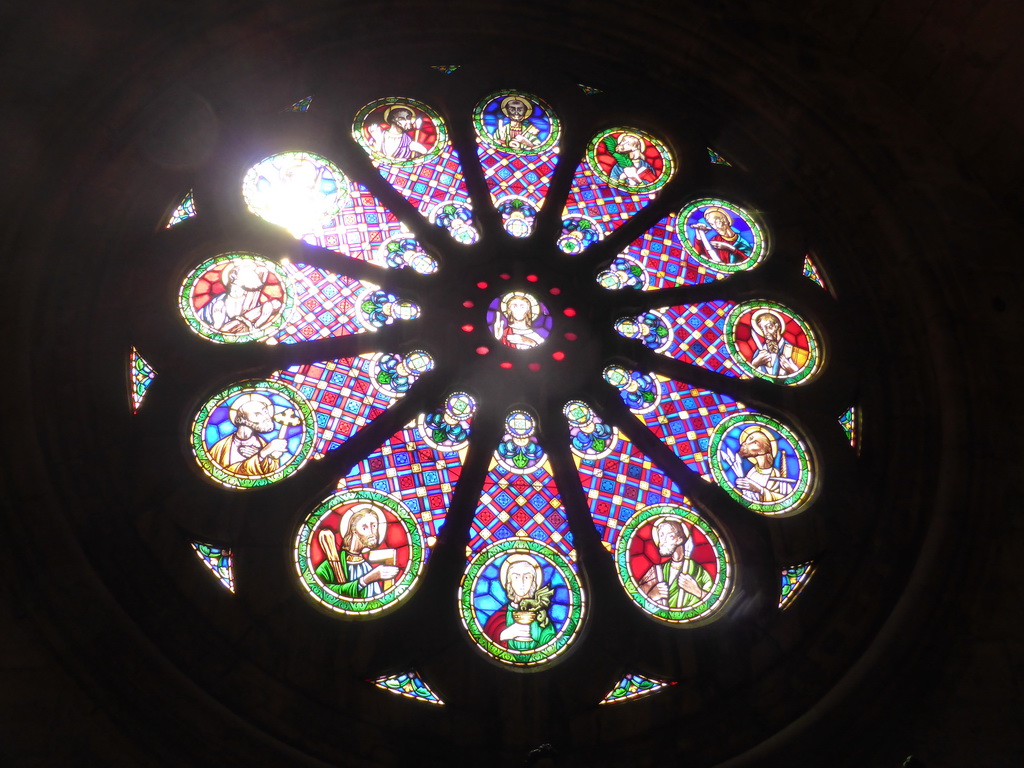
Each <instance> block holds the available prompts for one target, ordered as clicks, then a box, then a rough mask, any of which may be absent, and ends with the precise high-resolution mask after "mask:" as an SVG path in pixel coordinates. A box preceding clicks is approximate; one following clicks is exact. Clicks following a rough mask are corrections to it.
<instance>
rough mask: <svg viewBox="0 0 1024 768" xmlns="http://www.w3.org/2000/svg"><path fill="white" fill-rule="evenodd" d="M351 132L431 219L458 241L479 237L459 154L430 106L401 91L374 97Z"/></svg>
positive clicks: (465, 242) (394, 184) (393, 183)
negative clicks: (396, 94)
mask: <svg viewBox="0 0 1024 768" xmlns="http://www.w3.org/2000/svg"><path fill="white" fill-rule="evenodd" d="M352 137H353V138H354V139H355V140H356V141H357V142H358V143H359V145H360V146H361V147H362V148H363V150H364V151H365V152H366V154H367V155H369V156H370V160H371V161H372V162H373V164H374V166H375V167H376V168H377V170H378V171H379V172H380V175H381V176H383V177H384V178H385V179H386V180H387V182H388V183H389V184H390V185H391V186H392V187H394V188H395V190H397V191H398V192H399V193H401V194H402V196H403V197H405V199H406V200H408V201H409V202H410V203H412V204H413V205H415V206H416V208H417V210H419V212H420V213H421V214H423V215H424V216H426V217H427V219H429V221H430V222H431V223H432V224H435V225H437V226H439V227H441V228H442V229H444V230H447V232H448V234H450V235H451V236H452V237H453V238H454V239H455V240H456V241H457V242H460V243H462V244H463V245H469V244H471V243H475V242H476V241H477V240H479V239H480V233H479V232H478V231H477V229H476V224H475V223H474V221H473V204H472V202H471V201H470V199H469V191H468V190H467V188H466V181H465V179H464V178H463V173H462V164H461V162H460V160H459V154H458V152H456V151H455V148H454V147H453V146H452V143H451V141H449V140H448V129H447V128H446V127H445V124H444V121H443V120H442V119H441V116H440V115H439V114H438V113H437V112H436V111H435V110H434V109H433V108H432V107H430V106H428V105H426V104H424V103H423V102H421V101H417V100H416V99H408V98H404V97H397V96H390V97H387V98H384V99H377V100H376V101H374V102H372V103H370V104H367V105H366V106H365V107H363V108H362V109H360V110H359V112H358V113H357V114H356V118H355V121H354V122H353V124H352Z"/></svg>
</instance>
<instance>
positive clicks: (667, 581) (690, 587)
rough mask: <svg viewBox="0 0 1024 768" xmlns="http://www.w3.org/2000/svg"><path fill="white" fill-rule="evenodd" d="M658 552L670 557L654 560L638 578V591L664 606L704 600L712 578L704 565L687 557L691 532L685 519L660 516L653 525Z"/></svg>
mask: <svg viewBox="0 0 1024 768" xmlns="http://www.w3.org/2000/svg"><path fill="white" fill-rule="evenodd" d="M652 534H653V539H654V543H655V544H657V546H658V553H659V554H660V555H661V556H662V557H668V558H669V559H668V560H667V561H665V562H664V563H655V564H654V565H652V566H651V567H650V568H648V569H647V572H646V573H645V574H644V576H643V578H642V579H640V591H641V592H643V593H644V594H645V595H646V596H647V597H648V598H649V599H650V600H651V601H653V602H655V603H657V604H658V605H660V606H662V607H663V608H668V609H669V610H673V611H678V610H682V609H684V608H689V607H690V606H693V605H696V604H697V603H699V602H700V601H701V600H703V599H704V598H705V597H706V596H707V594H708V592H710V591H711V587H712V585H713V584H714V580H713V579H712V578H711V574H709V573H708V572H707V571H706V570H704V567H703V566H701V565H700V564H699V563H695V562H694V561H693V560H691V559H690V557H689V554H688V553H687V545H688V544H690V543H691V538H690V532H689V530H688V528H687V526H686V524H685V523H683V522H682V521H681V520H679V519H677V518H674V517H662V518H659V519H658V520H656V521H655V522H654V525H653V526H652Z"/></svg>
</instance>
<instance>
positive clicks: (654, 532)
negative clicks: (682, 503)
mask: <svg viewBox="0 0 1024 768" xmlns="http://www.w3.org/2000/svg"><path fill="white" fill-rule="evenodd" d="M662 523H679V525H680V526H682V529H683V538H684V539H688V538H690V537H691V536H692V535H693V531H692V530H690V526H689V525H687V524H686V522H685V521H684V520H683V519H682V518H679V517H676V516H675V515H662V516H661V517H656V518H654V520H652V521H651V540H652V541H654V546H656V547H660V546H661V533H659V531H658V526H659V525H661V524H662Z"/></svg>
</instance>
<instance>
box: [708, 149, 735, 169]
mask: <svg viewBox="0 0 1024 768" xmlns="http://www.w3.org/2000/svg"><path fill="white" fill-rule="evenodd" d="M708 160H710V161H711V162H712V163H713V164H714V165H728V166H732V163H730V162H729V161H728V160H726V159H725V158H724V157H722V156H721V155H720V154H718V153H717V152H715V150H713V149H712V148H711V147H708Z"/></svg>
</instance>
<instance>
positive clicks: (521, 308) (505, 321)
mask: <svg viewBox="0 0 1024 768" xmlns="http://www.w3.org/2000/svg"><path fill="white" fill-rule="evenodd" d="M495 310H497V311H495ZM488 315H489V321H490V323H491V331H492V332H493V333H494V337H495V338H496V339H497V340H498V341H500V342H501V343H502V344H504V345H505V346H506V347H512V348H513V349H532V348H533V347H536V346H537V345H538V344H541V343H543V341H544V339H545V338H547V335H548V332H549V331H550V330H551V315H550V314H549V313H548V311H547V308H546V307H544V305H543V304H541V303H540V302H539V301H537V299H535V298H534V297H533V296H531V295H530V294H528V293H522V292H521V291H513V292H512V293H506V294H505V295H504V296H502V297H501V298H500V299H498V300H496V301H495V302H494V303H493V304H492V306H491V311H490V312H489V313H488Z"/></svg>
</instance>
